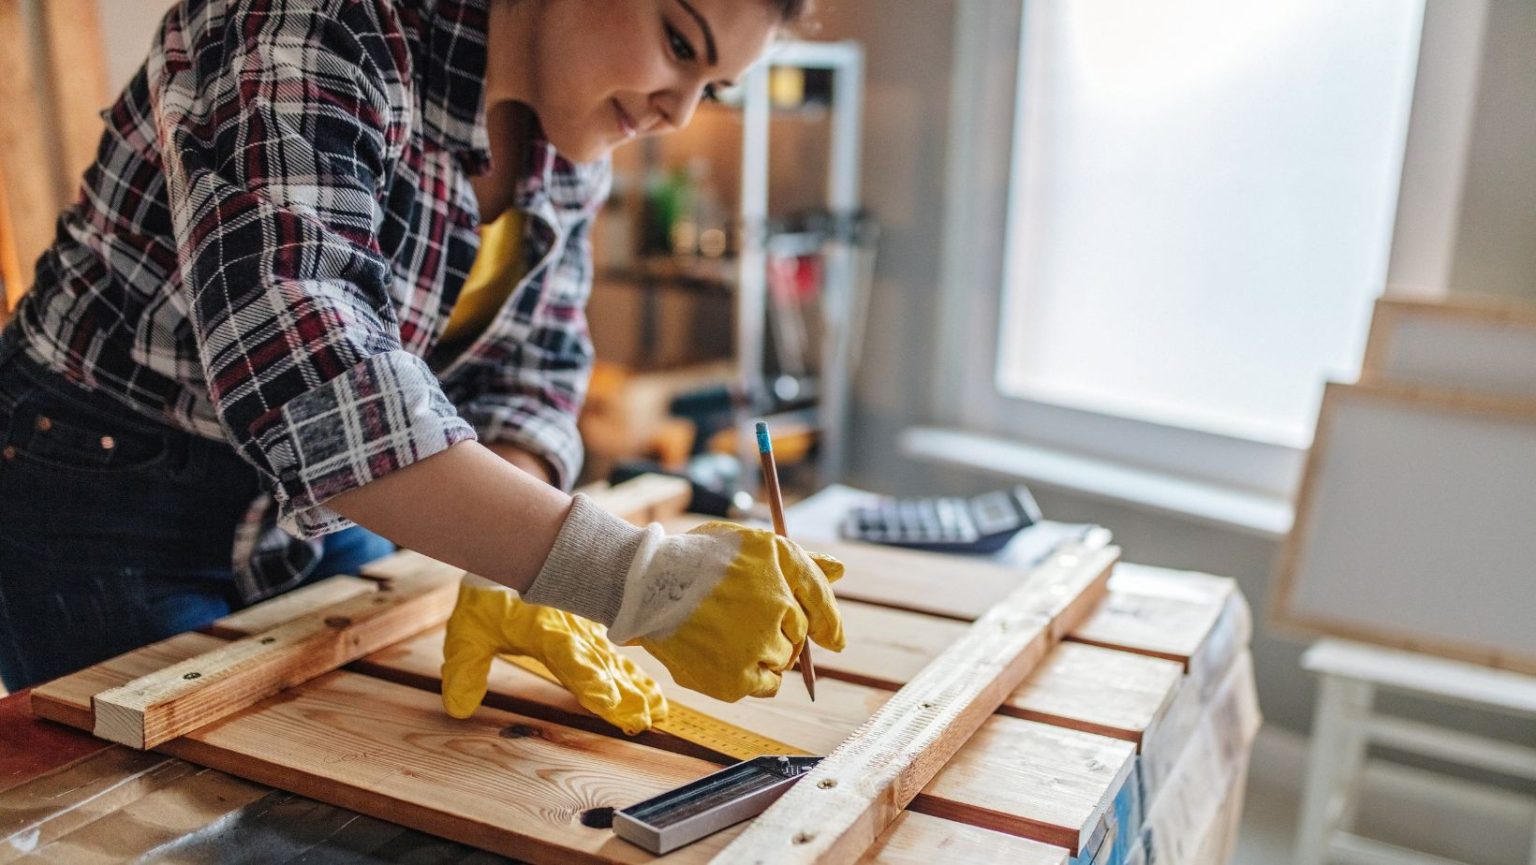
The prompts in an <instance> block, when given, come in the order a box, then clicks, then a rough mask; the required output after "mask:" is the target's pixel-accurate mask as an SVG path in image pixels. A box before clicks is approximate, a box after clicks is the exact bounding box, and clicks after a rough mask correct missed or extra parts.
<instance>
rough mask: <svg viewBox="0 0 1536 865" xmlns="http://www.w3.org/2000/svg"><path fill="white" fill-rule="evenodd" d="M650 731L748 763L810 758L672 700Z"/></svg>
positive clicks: (524, 663) (527, 665)
mask: <svg viewBox="0 0 1536 865" xmlns="http://www.w3.org/2000/svg"><path fill="white" fill-rule="evenodd" d="M500 657H501V659H502V660H504V661H509V662H511V663H512V664H514V665H516V666H518V667H521V668H523V669H524V670H527V671H528V672H530V673H533V674H535V675H538V676H542V677H543V678H545V679H547V680H549V681H551V682H554V683H555V684H557V685H558V684H560V680H559V679H557V678H555V674H554V673H551V672H550V671H549V668H548V667H545V666H544V665H543V664H541V663H539V662H538V661H535V660H534V659H532V658H529V657H525V656H522V655H501V656H500ZM652 729H654V730H656V731H657V732H661V733H666V734H667V735H669V736H676V737H677V738H679V739H682V740H684V741H686V742H692V743H693V744H695V745H698V746H699V747H701V748H708V749H709V750H711V751H714V752H716V753H718V754H724V755H725V756H727V757H730V758H732V759H735V760H751V759H753V758H754V757H761V756H763V755H765V754H772V755H774V756H779V755H784V756H791V757H800V756H810V752H809V751H804V750H801V749H799V748H796V747H795V746H793V745H786V744H784V743H783V742H780V741H778V740H776V739H770V738H768V737H767V736H760V735H758V734H757V733H754V732H752V731H751V730H748V729H746V728H744V727H738V726H736V725H735V724H732V723H730V722H728V721H722V720H720V719H719V718H716V717H714V716H713V715H706V714H705V713H703V712H700V711H699V710H697V709H692V708H689V707H688V706H684V705H681V704H680V703H678V702H676V701H674V700H668V701H667V717H666V718H665V719H664V720H662V721H661V722H660V723H658V724H656V725H655V726H654V727H653V728H652Z"/></svg>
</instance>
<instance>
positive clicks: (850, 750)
mask: <svg viewBox="0 0 1536 865" xmlns="http://www.w3.org/2000/svg"><path fill="white" fill-rule="evenodd" d="M1118 558H1119V550H1118V549H1115V548H1099V549H1091V548H1088V547H1086V546H1085V545H1081V544H1079V545H1074V546H1070V547H1067V548H1065V549H1063V550H1061V551H1058V552H1057V553H1056V554H1055V555H1053V556H1052V557H1051V559H1050V560H1049V561H1048V562H1046V563H1045V564H1043V565H1042V566H1041V567H1040V568H1038V569H1036V570H1035V571H1033V572H1031V573H1030V575H1029V579H1028V580H1027V581H1025V583H1024V584H1023V585H1021V586H1020V587H1018V588H1017V589H1015V590H1014V592H1013V593H1012V594H1010V595H1009V596H1008V597H1007V598H1005V599H1004V600H1002V601H1001V602H999V603H998V604H997V605H996V606H994V607H992V608H991V609H989V610H988V611H987V612H986V614H985V615H983V616H981V617H980V618H978V619H977V620H976V622H975V623H974V624H973V625H972V626H971V628H970V629H969V630H967V631H966V633H965V635H964V636H963V637H962V638H961V639H960V640H959V641H957V642H955V643H954V644H952V645H951V646H949V647H948V648H946V649H945V650H944V651H943V652H942V653H941V654H940V655H939V656H938V657H937V658H935V659H934V660H933V662H932V663H930V664H929V665H928V666H927V667H925V668H924V669H923V671H922V672H921V673H920V674H918V675H917V676H916V677H915V678H913V679H912V681H910V682H908V683H907V684H906V685H905V686H903V687H902V689H901V690H900V691H898V692H896V693H895V694H894V695H892V697H891V699H890V700H889V701H888V702H886V704H885V705H883V706H881V707H880V709H879V710H878V711H876V712H875V714H874V715H873V716H872V717H871V718H870V719H869V721H868V722H866V723H865V724H864V725H863V726H862V727H860V729H859V730H858V733H857V734H856V735H855V736H853V737H851V738H849V739H848V740H846V741H845V742H844V743H843V744H842V745H840V746H838V748H837V749H836V750H834V751H833V752H832V753H830V754H828V755H827V757H826V758H825V759H824V760H822V762H821V763H820V764H819V765H818V766H817V767H816V768H815V769H813V770H812V771H811V772H810V773H809V774H808V775H807V776H806V777H805V778H804V780H802V781H801V782H800V783H798V784H796V785H795V786H794V787H792V788H790V790H789V792H787V793H785V794H784V796H783V797H782V798H781V799H779V800H778V801H777V802H776V803H775V804H774V805H773V806H771V807H770V808H769V809H768V810H767V811H765V812H764V813H763V814H762V815H761V816H760V817H758V818H757V819H756V820H755V821H753V822H752V824H751V825H749V826H748V827H747V828H746V830H745V831H743V832H742V833H741V836H740V837H739V838H738V839H736V841H734V842H732V844H731V845H730V846H729V847H727V848H726V850H725V851H724V852H723V853H722V854H721V855H720V856H719V857H717V858H716V860H714V861H716V862H719V863H729V862H738V861H763V862H767V861H777V862H797V863H812V862H816V863H823V862H844V861H849V862H851V861H854V860H856V859H857V858H858V856H859V855H861V854H862V853H863V851H865V850H866V849H868V847H869V846H870V845H871V844H873V843H874V841H875V840H876V839H877V838H878V837H879V836H880V835H881V834H883V833H884V831H885V830H886V828H887V827H889V826H890V825H891V823H892V822H894V821H895V819H896V818H897V817H898V816H899V815H900V812H901V809H902V808H904V807H905V806H906V805H907V803H908V802H910V801H911V800H912V798H913V797H914V796H916V795H917V794H918V793H919V792H920V791H921V790H922V789H923V788H924V787H925V786H927V785H928V783H929V782H930V781H932V780H934V778H935V776H936V775H938V774H939V773H940V772H941V771H942V770H943V769H944V768H945V766H946V764H947V763H949V762H950V761H951V758H952V757H954V756H955V754H956V752H957V751H959V750H960V749H961V748H962V747H963V746H964V745H965V744H966V742H967V741H968V740H969V739H970V738H971V736H972V735H973V734H974V733H975V732H976V731H977V730H978V729H979V728H980V727H981V726H982V725H983V724H985V723H987V722H988V719H989V718H990V717H991V715H992V713H993V712H994V711H995V710H996V709H997V707H998V706H999V705H1000V704H1001V703H1002V701H1003V700H1004V699H1005V698H1006V697H1007V695H1008V694H1009V693H1010V692H1012V691H1013V690H1014V689H1015V688H1016V687H1018V685H1020V684H1021V683H1022V682H1023V680H1024V679H1025V678H1026V677H1027V676H1028V674H1029V672H1030V671H1031V670H1032V669H1033V667H1034V666H1035V665H1036V664H1037V663H1038V662H1039V661H1040V659H1041V658H1042V657H1043V656H1044V654H1045V652H1046V651H1047V650H1048V649H1049V647H1050V645H1051V644H1052V642H1053V641H1055V640H1056V639H1059V636H1060V635H1061V633H1063V632H1064V631H1066V630H1068V629H1070V628H1072V627H1074V626H1075V625H1076V624H1077V623H1078V622H1080V621H1081V620H1082V616H1083V615H1085V614H1086V613H1087V612H1088V610H1089V609H1091V607H1092V606H1093V605H1095V604H1097V603H1098V602H1099V601H1100V600H1101V598H1102V595H1103V591H1104V586H1105V585H1106V583H1107V582H1108V577H1109V572H1110V569H1111V568H1112V567H1113V565H1114V562H1115V561H1116V560H1117V559H1118ZM994 720H1002V719H994ZM1106 741H1108V740H1106ZM1124 747H1126V748H1129V746H1128V745H1127V746H1124ZM1128 759H1129V758H1128ZM995 790H996V788H992V789H991V790H987V791H985V792H983V793H982V794H981V795H982V796H983V797H989V798H990V797H992V796H995ZM1107 798H1112V794H1108V795H1107V796H1106V799H1107ZM1073 852H1074V853H1076V852H1077V851H1076V850H1074V851H1073Z"/></svg>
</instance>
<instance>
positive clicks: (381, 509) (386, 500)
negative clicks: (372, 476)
mask: <svg viewBox="0 0 1536 865" xmlns="http://www.w3.org/2000/svg"><path fill="white" fill-rule="evenodd" d="M326 504H327V505H329V506H330V507H332V508H333V509H335V511H336V512H337V513H339V514H341V515H342V516H344V517H346V518H347V519H349V520H352V521H353V522H355V523H357V524H358V525H360V526H363V527H364V528H366V529H369V530H371V531H374V532H377V533H379V534H381V535H383V536H384V537H386V538H389V539H390V540H391V541H394V542H395V543H397V544H399V545H400V546H403V547H406V548H408V549H412V550H415V551H417V552H419V553H422V554H424V555H427V556H431V557H432V558H434V559H437V560H439V561H442V562H447V563H448V564H450V565H455V566H457V567H461V568H464V569H465V570H467V571H471V572H473V573H476V574H479V575H481V576H483V577H486V578H488V579H492V580H495V581H496V582H498V583H502V584H504V585H507V586H510V587H512V588H514V589H517V590H518V591H526V590H527V588H528V586H529V584H530V583H532V582H533V578H534V577H535V576H537V575H538V573H539V569H540V568H541V567H543V565H544V559H545V558H546V557H547V556H548V554H549V550H550V547H551V546H553V545H554V542H555V537H556V535H558V534H559V532H560V526H561V525H562V524H563V523H564V521H565V515H566V514H567V513H568V512H569V511H570V508H571V497H570V496H568V495H566V494H565V493H563V492H561V491H560V490H557V489H555V488H554V487H551V486H549V485H548V484H546V483H543V482H542V481H540V480H539V479H538V478H537V477H535V476H534V475H532V474H529V473H528V472H526V471H523V470H520V469H518V468H515V467H514V466H513V465H512V464H511V463H509V462H507V461H506V460H504V459H503V458H502V457H500V456H497V455H496V454H495V453H492V452H491V451H490V450H489V449H488V448H486V447H484V446H482V445H481V444H479V443H478V442H461V443H459V444H456V445H454V446H453V447H450V448H448V449H447V450H446V451H443V452H442V453H439V454H434V455H433V456H430V457H428V458H427V459H424V460H422V461H420V462H417V463H413V464H411V465H409V466H406V467H405V468H403V469H400V470H399V471H395V472H391V473H390V474H388V475H385V476H384V477H382V478H379V479H378V480H376V481H373V482H372V483H370V484H367V485H365V486H362V487H359V488H358V489H355V490H350V491H348V492H345V493H342V494H341V495H339V496H336V497H335V498H333V499H331V500H329V501H328V502H326Z"/></svg>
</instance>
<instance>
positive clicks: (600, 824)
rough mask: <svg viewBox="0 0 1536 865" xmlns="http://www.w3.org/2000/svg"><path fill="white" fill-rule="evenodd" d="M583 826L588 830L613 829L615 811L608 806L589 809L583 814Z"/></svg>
mask: <svg viewBox="0 0 1536 865" xmlns="http://www.w3.org/2000/svg"><path fill="white" fill-rule="evenodd" d="M581 825H583V826H586V827H587V828H588V829H612V828H613V809H612V808H609V807H606V806H605V807H602V808H589V809H587V810H586V811H583V812H581Z"/></svg>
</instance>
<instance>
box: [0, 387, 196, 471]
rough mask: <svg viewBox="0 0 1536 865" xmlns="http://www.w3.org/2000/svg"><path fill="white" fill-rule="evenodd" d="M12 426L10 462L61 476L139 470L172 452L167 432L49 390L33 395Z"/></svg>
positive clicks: (21, 406)
mask: <svg viewBox="0 0 1536 865" xmlns="http://www.w3.org/2000/svg"><path fill="white" fill-rule="evenodd" d="M123 411H124V412H125V413H126V412H129V411H131V409H128V408H126V407H125V408H124V409H123ZM9 427H10V429H9V432H8V434H7V435H6V440H5V449H4V456H5V458H6V459H7V460H11V459H16V460H24V461H30V462H33V463H37V464H40V465H43V466H47V467H48V468H51V469H55V470H58V471H62V472H73V473H77V474H104V473H117V472H132V471H139V470H142V469H146V468H151V467H154V466H156V465H158V464H159V463H161V462H162V461H164V460H165V459H166V458H167V457H168V456H169V455H170V450H171V442H170V436H169V435H168V434H167V433H166V432H161V431H157V430H153V429H151V428H149V427H147V426H145V425H142V424H139V423H136V422H133V421H127V420H123V419H121V418H114V417H112V416H111V415H109V414H107V413H106V412H103V411H100V410H97V409H94V408H91V407H89V406H85V405H82V404H78V403H75V402H73V401H71V400H68V399H65V398H63V397H59V396H56V395H54V394H52V393H50V392H48V391H45V390H37V391H34V392H33V393H32V394H29V395H28V396H26V397H23V398H22V399H21V400H20V401H19V402H18V403H17V404H16V405H15V406H14V407H13V408H12V410H11V412H10V423H9Z"/></svg>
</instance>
